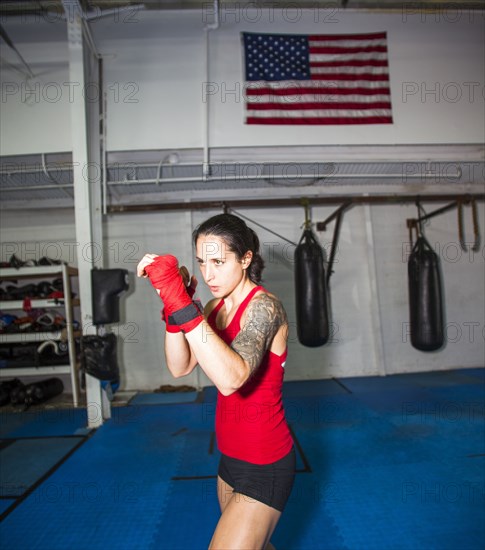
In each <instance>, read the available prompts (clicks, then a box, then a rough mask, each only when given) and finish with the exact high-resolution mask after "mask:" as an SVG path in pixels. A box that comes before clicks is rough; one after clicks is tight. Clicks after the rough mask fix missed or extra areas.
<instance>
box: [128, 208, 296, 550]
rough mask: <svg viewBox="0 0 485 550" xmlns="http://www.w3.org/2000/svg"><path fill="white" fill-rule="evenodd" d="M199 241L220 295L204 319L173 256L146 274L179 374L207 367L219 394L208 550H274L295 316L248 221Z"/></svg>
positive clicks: (209, 227) (149, 260)
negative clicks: (270, 286)
mask: <svg viewBox="0 0 485 550" xmlns="http://www.w3.org/2000/svg"><path fill="white" fill-rule="evenodd" d="M193 237H194V243H195V248H196V257H197V262H198V263H199V266H200V270H201V273H202V277H203V279H204V281H205V283H206V284H207V285H208V286H209V289H210V291H211V293H212V294H213V296H214V299H213V300H211V301H210V302H209V303H208V304H207V306H206V307H205V310H204V314H202V313H201V311H200V310H199V308H198V307H197V306H196V305H195V304H194V303H193V301H192V298H191V295H192V294H193V290H194V289H195V286H196V284H197V281H196V279H195V277H192V278H191V284H190V286H189V287H187V286H186V284H185V283H184V280H183V278H182V276H181V274H180V270H179V266H178V262H177V260H176V258H174V257H173V256H169V255H166V256H157V255H155V254H146V255H145V256H144V258H143V259H142V260H141V262H140V263H139V264H138V268H137V272H138V276H148V277H149V279H150V281H151V283H152V285H153V286H154V287H155V289H156V290H157V292H158V294H159V295H160V298H161V299H162V300H163V303H164V311H163V317H164V320H165V322H166V324H167V333H166V337H165V355H166V360H167V365H168V368H169V369H170V371H171V373H172V374H173V375H174V376H175V377H180V376H185V375H187V374H189V373H190V372H192V370H193V369H194V368H195V366H196V365H197V364H199V365H200V367H201V368H202V369H203V370H204V372H205V373H206V374H207V376H208V377H209V378H210V379H211V380H212V382H213V383H214V385H215V386H216V387H217V389H218V400H217V409H216V436H217V443H218V447H219V450H220V451H221V460H220V464H219V471H218V479H217V489H218V497H219V504H220V508H221V517H220V519H219V522H218V524H217V527H216V530H215V532H214V535H213V537H212V540H211V542H210V546H209V548H211V549H212V548H214V549H225V550H226V549H230V548H232V549H237V550H242V549H270V548H273V547H272V545H271V543H270V538H271V535H272V533H273V531H274V529H275V527H276V524H277V522H278V520H279V518H280V516H281V513H282V512H283V509H284V507H285V504H286V501H287V499H288V497H289V494H290V492H291V488H292V485H293V479H294V471H295V453H294V449H293V441H292V438H291V434H290V431H289V428H288V425H287V423H286V420H285V416H284V410H283V404H282V385H283V373H284V364H285V359H286V354H287V336H288V322H287V318H286V313H285V311H284V309H283V306H282V304H281V302H280V301H279V300H278V299H277V298H276V297H275V296H273V295H272V294H270V293H269V292H267V291H266V290H265V289H264V288H263V287H262V286H260V284H259V283H260V281H261V272H262V270H263V267H264V264H263V259H262V258H261V255H260V250H259V240H258V237H257V236H256V234H255V233H254V231H252V230H251V229H250V228H249V227H248V226H247V225H246V223H245V222H244V221H243V220H241V219H240V218H238V217H237V216H234V215H231V214H221V215H218V216H214V217H212V218H210V219H209V220H207V221H206V222H204V223H202V224H201V225H200V226H199V227H198V228H197V229H196V230H195V232H194V235H193ZM188 291H189V292H188Z"/></svg>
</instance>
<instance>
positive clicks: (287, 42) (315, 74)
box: [242, 32, 392, 124]
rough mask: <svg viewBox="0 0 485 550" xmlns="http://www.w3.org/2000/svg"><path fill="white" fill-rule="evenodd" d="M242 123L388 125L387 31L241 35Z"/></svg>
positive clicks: (389, 105)
mask: <svg viewBox="0 0 485 550" xmlns="http://www.w3.org/2000/svg"><path fill="white" fill-rule="evenodd" d="M242 40H243V45H244V61H245V73H246V74H245V98H246V124H391V123H392V111H391V90H390V85H389V67H388V62H387V35H386V33H385V32H381V33H372V34H340V35H336V34H329V35H295V34H256V33H242Z"/></svg>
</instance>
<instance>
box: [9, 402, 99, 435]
mask: <svg viewBox="0 0 485 550" xmlns="http://www.w3.org/2000/svg"><path fill="white" fill-rule="evenodd" d="M0 425H1V432H2V437H3V438H10V439H19V438H24V437H58V436H69V435H80V436H82V435H86V434H87V433H88V432H89V431H90V430H88V429H86V426H87V413H86V409H83V408H78V409H49V410H43V411H40V410H33V409H32V410H28V411H26V412H25V413H6V414H4V415H2V416H1V417H0Z"/></svg>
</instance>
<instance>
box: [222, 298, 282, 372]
mask: <svg viewBox="0 0 485 550" xmlns="http://www.w3.org/2000/svg"><path fill="white" fill-rule="evenodd" d="M287 323H288V321H287V318H286V312H285V310H284V309H283V306H282V304H281V302H280V301H279V300H278V299H276V298H274V297H273V296H269V295H268V294H259V295H258V296H256V297H255V298H254V299H253V300H251V302H250V303H249V306H248V309H247V318H246V323H245V324H244V327H242V328H241V330H240V332H239V334H238V335H237V336H236V338H234V340H233V342H232V344H231V347H232V349H233V350H234V351H235V352H236V353H238V354H239V355H240V356H241V357H242V358H243V359H244V361H246V363H247V364H248V365H249V368H250V370H251V373H253V372H254V371H255V370H256V369H257V367H258V366H259V365H260V363H261V360H262V359H263V357H264V354H265V353H266V351H267V350H268V349H269V347H270V345H271V342H272V340H273V338H274V337H275V335H276V333H277V332H278V330H279V328H280V327H281V326H282V325H286V324H287Z"/></svg>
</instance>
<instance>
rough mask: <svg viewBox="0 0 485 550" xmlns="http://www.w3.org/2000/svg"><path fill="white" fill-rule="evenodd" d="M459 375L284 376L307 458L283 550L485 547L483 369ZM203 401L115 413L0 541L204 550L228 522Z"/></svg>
mask: <svg viewBox="0 0 485 550" xmlns="http://www.w3.org/2000/svg"><path fill="white" fill-rule="evenodd" d="M458 374H459V375H460V377H455V378H454V380H455V382H459V381H460V380H461V382H460V383H459V384H456V385H453V384H449V383H448V382H446V383H443V382H445V381H444V379H437V378H434V373H433V376H427V377H420V376H417V375H413V376H412V377H407V378H406V376H399V377H389V378H392V380H387V381H385V382H384V381H383V380H385V379H379V381H376V379H375V378H374V377H373V378H372V379H369V380H367V381H366V380H365V379H354V381H351V382H350V384H349V386H348V387H350V386H352V388H351V391H352V392H353V393H348V392H346V391H345V390H344V388H341V389H342V390H344V391H343V392H342V391H341V389H340V386H339V387H338V388H337V387H336V386H335V385H334V381H321V382H325V383H324V384H321V389H322V392H321V393H320V394H318V392H313V390H308V391H307V388H305V387H304V386H305V384H301V383H298V384H297V387H295V388H291V383H287V384H289V386H288V391H287V392H286V393H285V398H284V404H285V408H286V410H287V415H288V419H289V421H290V424H291V428H292V430H293V432H294V434H295V436H296V438H297V441H298V443H299V445H301V450H302V453H303V454H302V455H298V463H297V466H299V468H298V469H299V470H300V472H299V473H297V474H296V480H295V486H294V490H293V493H292V495H291V496H290V499H289V501H288V505H287V508H286V510H285V512H284V514H283V516H282V519H281V521H280V523H279V524H278V526H277V529H276V531H275V533H274V536H273V539H272V540H273V543H274V545H275V546H276V548H277V549H278V550H310V549H311V550H319V549H322V550H323V549H327V550H354V549H362V550H387V549H391V550H408V549H409V550H423V549H426V550H427V549H433V550H434V549H436V550H455V549H457V548H459V549H460V550H478V549H479V548H480V549H481V548H482V544H483V540H484V538H485V527H484V526H485V521H484V520H485V501H484V493H483V487H484V483H485V476H484V470H485V469H484V467H483V466H484V455H485V423H484V414H483V406H482V404H483V403H484V399H485V393H484V389H483V386H482V385H481V384H480V383H479V379H478V378H477V377H475V379H474V380H473V381H470V383H464V382H463V376H465V377H470V379H471V378H472V376H471V375H470V374H465V373H462V372H459V373H458ZM346 380H347V379H342V383H343V384H344V385H346ZM477 381H478V382H477ZM329 382H330V383H329ZM325 389H326V390H327V391H324V390H325ZM203 397H204V401H203V402H195V403H187V404H179V405H175V404H166V405H160V406H158V405H141V404H135V405H131V406H128V407H117V408H114V409H113V417H112V419H111V421H110V422H108V423H106V424H105V425H104V426H102V427H101V428H99V429H98V430H97V431H96V432H95V433H94V434H93V435H92V436H91V437H90V438H89V439H88V440H87V441H86V442H85V443H84V444H83V445H82V446H81V447H80V448H79V449H78V450H77V451H76V452H75V453H74V454H73V455H72V456H71V457H70V458H69V459H68V460H67V461H66V462H64V463H63V464H62V465H61V466H60V467H59V468H58V469H57V470H56V471H55V472H54V473H53V474H52V475H51V476H50V477H49V478H48V479H47V480H46V481H45V482H44V483H43V484H42V485H40V486H39V487H38V488H37V489H36V490H35V491H34V492H33V493H32V494H30V495H29V496H28V497H27V498H26V499H25V501H23V502H22V503H21V504H20V505H19V506H18V507H17V508H16V509H15V510H14V511H13V512H12V513H11V514H10V515H8V516H7V517H6V519H5V520H4V521H3V522H2V524H1V525H0V540H1V541H2V547H3V548H5V549H6V550H10V549H12V550H17V549H18V548H22V549H24V548H25V549H27V548H28V549H29V550H61V549H62V550H64V549H65V548H72V549H74V550H85V548H90V549H92V550H97V549H100V550H101V549H105V548H120V549H122V550H123V549H126V550H133V549H140V550H147V549H150V550H152V549H153V550H155V549H157V550H158V549H170V550H172V549H174V550H177V549H180V550H189V549H190V550H193V549H194V550H198V549H199V548H207V544H208V542H209V540H210V538H211V536H212V533H213V530H214V528H215V525H216V524H217V521H218V519H219V511H218V503H217V495H216V492H215V483H216V479H215V477H214V476H215V475H216V471H217V463H218V458H219V453H218V451H217V449H216V448H215V446H214V439H213V430H214V418H215V397H216V392H215V391H214V389H208V390H207V391H204V395H203ZM21 429H22V427H21V426H20V425H17V426H16V430H21ZM39 441H40V440H39ZM43 441H48V440H42V442H43ZM8 449H9V447H6V448H5V449H3V450H2V451H1V455H2V456H3V453H5V452H6V451H7V450H8ZM304 464H308V465H309V467H310V471H306V472H303V471H301V470H303V469H304V468H302V466H303V465H304ZM52 518H55V521H53V520H52ZM26 525H28V529H26V527H25V526H26Z"/></svg>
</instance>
